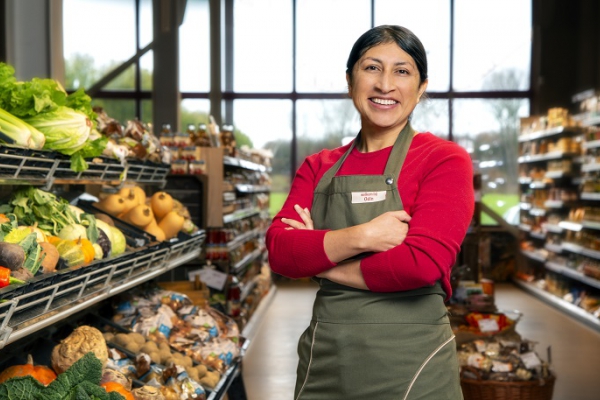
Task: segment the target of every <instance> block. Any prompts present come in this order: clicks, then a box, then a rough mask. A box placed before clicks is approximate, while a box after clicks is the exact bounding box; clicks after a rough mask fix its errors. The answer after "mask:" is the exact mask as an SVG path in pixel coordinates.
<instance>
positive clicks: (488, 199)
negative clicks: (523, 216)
mask: <svg viewBox="0 0 600 400" xmlns="http://www.w3.org/2000/svg"><path fill="white" fill-rule="evenodd" d="M481 202H482V203H483V204H485V205H486V206H488V207H489V208H491V209H492V210H494V211H495V212H496V213H497V214H498V215H500V216H503V215H504V213H505V212H506V211H508V210H509V209H510V208H511V207H514V206H517V205H518V204H519V195H517V194H501V193H488V194H484V195H483V197H482V198H481ZM481 225H497V224H496V221H494V220H493V219H492V218H490V216H489V215H487V214H485V213H481Z"/></svg>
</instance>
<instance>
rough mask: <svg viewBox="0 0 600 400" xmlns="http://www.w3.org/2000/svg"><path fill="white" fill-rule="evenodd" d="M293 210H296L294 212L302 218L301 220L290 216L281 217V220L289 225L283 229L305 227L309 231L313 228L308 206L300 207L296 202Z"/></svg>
mask: <svg viewBox="0 0 600 400" xmlns="http://www.w3.org/2000/svg"><path fill="white" fill-rule="evenodd" d="M294 210H296V212H297V213H298V215H299V216H300V218H301V219H302V222H300V221H296V220H295V219H290V218H281V222H283V223H284V224H287V225H289V226H290V227H289V228H285V229H307V230H311V231H312V230H314V229H315V227H314V225H313V220H312V218H311V216H310V210H309V209H308V208H302V207H300V206H299V205H298V204H296V205H295V206H294Z"/></svg>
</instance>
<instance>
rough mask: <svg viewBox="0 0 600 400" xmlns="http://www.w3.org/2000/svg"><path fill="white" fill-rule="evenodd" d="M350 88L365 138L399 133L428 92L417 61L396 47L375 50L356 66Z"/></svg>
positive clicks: (388, 45)
mask: <svg viewBox="0 0 600 400" xmlns="http://www.w3.org/2000/svg"><path fill="white" fill-rule="evenodd" d="M352 73H353V76H352V82H350V81H349V77H348V76H347V77H346V79H347V80H348V88H349V93H350V96H351V97H352V101H353V102H354V106H355V107H356V109H357V110H358V112H359V113H360V116H361V121H362V132H363V133H365V134H381V133H396V134H397V133H399V132H400V130H401V128H403V127H404V125H405V124H406V122H407V121H408V117H409V116H410V114H411V113H412V111H413V109H414V108H415V106H416V105H417V103H418V102H419V100H420V98H421V95H422V94H423V92H424V91H425V89H426V88H427V81H425V82H423V84H421V85H419V82H420V77H419V70H418V69H417V65H416V64H415V61H414V60H413V58H412V57H411V56H410V55H409V54H408V53H406V52H405V51H404V50H402V49H401V48H400V47H399V46H398V45H397V44H395V43H383V44H379V45H377V46H374V47H372V48H370V49H369V50H367V52H366V53H365V54H364V55H363V56H362V57H361V58H360V59H359V60H358V61H357V62H356V64H355V65H354V69H353V71H352Z"/></svg>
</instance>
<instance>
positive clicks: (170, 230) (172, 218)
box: [158, 211, 185, 240]
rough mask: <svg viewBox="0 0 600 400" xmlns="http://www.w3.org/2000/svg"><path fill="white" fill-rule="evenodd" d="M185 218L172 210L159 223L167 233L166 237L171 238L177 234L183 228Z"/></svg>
mask: <svg viewBox="0 0 600 400" xmlns="http://www.w3.org/2000/svg"><path fill="white" fill-rule="evenodd" d="M184 222H185V219H184V218H183V217H182V216H181V215H179V214H177V212H175V211H170V212H169V213H167V215H165V216H164V218H163V219H161V220H160V222H159V223H158V227H159V228H160V229H162V231H163V232H164V233H165V239H166V240H169V239H171V238H173V237H175V236H177V233H179V231H180V230H181V228H183V223H184Z"/></svg>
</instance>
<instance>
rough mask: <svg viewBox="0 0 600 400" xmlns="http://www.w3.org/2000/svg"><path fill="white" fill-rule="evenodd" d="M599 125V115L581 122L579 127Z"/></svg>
mask: <svg viewBox="0 0 600 400" xmlns="http://www.w3.org/2000/svg"><path fill="white" fill-rule="evenodd" d="M595 125H600V115H592V116H589V117H587V118H586V119H584V120H582V121H581V126H595Z"/></svg>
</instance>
